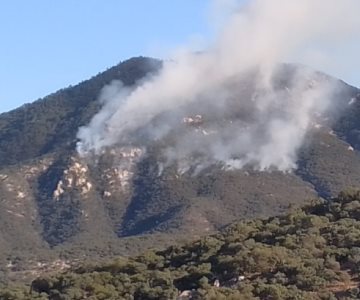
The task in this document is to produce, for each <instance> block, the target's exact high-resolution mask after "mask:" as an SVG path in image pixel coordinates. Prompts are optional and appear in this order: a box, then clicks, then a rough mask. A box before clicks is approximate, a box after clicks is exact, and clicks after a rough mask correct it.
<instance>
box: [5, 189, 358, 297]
mask: <svg viewBox="0 0 360 300" xmlns="http://www.w3.org/2000/svg"><path fill="white" fill-rule="evenodd" d="M359 235H360V193H359V192H347V193H341V194H340V195H339V196H338V197H336V198H333V199H331V201H325V200H317V201H313V202H312V203H308V204H307V205H305V206H304V207H302V208H298V209H296V210H294V211H292V212H291V213H288V214H286V215H283V216H278V217H271V218H266V219H254V220H251V221H243V222H240V223H235V224H232V225H231V226H229V227H227V228H226V229H224V230H223V231H222V232H221V233H218V234H216V235H211V236H207V237H204V238H202V239H200V240H197V241H193V242H189V243H186V244H182V245H173V246H171V247H168V248H166V249H163V250H157V251H155V250H152V251H147V252H144V253H143V254H142V255H139V256H132V257H127V258H124V257H122V258H118V259H116V260H113V261H109V262H106V263H92V264H88V265H82V266H80V267H77V268H74V269H72V270H70V271H66V272H62V273H58V274H56V275H53V276H47V277H45V276H43V277H40V278H37V279H35V280H34V281H33V282H32V284H31V287H8V288H6V289H3V290H2V291H0V298H1V297H2V298H1V299H53V300H55V299H85V298H89V299H90V298H91V299H144V300H150V299H154V300H155V299H164V300H165V299H179V300H181V299H182V300H186V299H209V300H210V299H234V300H235V299H238V300H242V299H244V300H251V299H258V300H267V299H278V300H282V299H283V300H286V299H304V300H306V299H309V300H310V299H311V300H321V299H343V300H345V299H359V297H360V289H359V287H360V247H359V246H360V243H359Z"/></svg>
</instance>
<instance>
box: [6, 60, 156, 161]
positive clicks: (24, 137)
mask: <svg viewBox="0 0 360 300" xmlns="http://www.w3.org/2000/svg"><path fill="white" fill-rule="evenodd" d="M160 66H161V62H160V61H158V60H154V59H149V58H143V57H139V58H133V59H130V60H127V61H126V62H124V63H121V64H119V65H117V66H115V67H112V68H110V69H108V70H107V71H105V72H103V73H100V74H98V75H97V76H95V77H94V78H91V79H90V80H87V81H84V82H82V83H80V84H78V85H76V86H74V87H69V88H66V89H62V90H59V91H58V92H56V93H54V94H51V95H49V96H47V97H45V98H44V99H41V100H38V101H36V102H34V103H33V104H26V105H23V106H22V107H20V108H18V109H16V110H13V111H11V112H8V113H4V114H1V115H0V166H2V165H7V164H14V163H19V162H22V161H24V160H27V159H31V158H35V157H38V156H40V155H43V154H46V153H49V152H50V151H52V150H54V149H58V150H59V149H61V150H70V149H73V146H74V142H75V138H76V133H77V130H78V128H79V126H83V125H85V124H87V123H88V122H89V121H90V119H91V117H92V116H93V115H94V114H95V112H97V110H98V109H99V104H98V103H97V102H96V101H95V100H96V99H97V97H98V95H99V93H100V91H101V89H102V88H103V87H104V86H105V85H106V84H109V83H110V82H111V81H113V80H116V79H117V80H121V81H122V82H124V84H125V85H133V84H134V83H135V82H136V81H138V80H140V79H141V78H143V77H144V76H146V75H147V74H148V73H150V72H155V71H156V70H158V69H159V68H160Z"/></svg>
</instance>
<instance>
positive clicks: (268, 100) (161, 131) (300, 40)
mask: <svg viewBox="0 0 360 300" xmlns="http://www.w3.org/2000/svg"><path fill="white" fill-rule="evenodd" d="M218 3H220V2H219V1H218ZM359 11H360V2H359V1H358V0H331V1H329V0H253V1H249V3H248V4H247V5H246V6H242V7H241V8H239V9H237V10H235V11H234V13H233V14H232V15H231V17H230V20H229V21H228V22H227V23H226V24H225V26H224V28H223V30H222V31H221V32H220V34H219V37H218V39H217V40H216V42H215V43H214V44H213V45H212V46H211V47H210V48H209V49H207V51H204V52H203V53H196V54H194V53H192V52H190V51H189V52H188V53H184V51H182V52H181V54H179V55H177V56H176V57H175V59H174V60H172V61H167V62H164V65H163V68H162V70H161V71H160V73H159V74H158V75H156V76H154V77H152V78H149V79H148V80H147V81H144V82H142V83H141V84H139V85H137V86H136V87H133V88H132V89H129V88H125V87H124V86H122V84H121V83H119V82H115V83H113V84H111V85H110V86H108V87H105V88H104V90H103V92H102V95H101V97H100V101H101V103H102V105H103V106H102V109H101V110H100V112H99V113H98V114H97V115H95V116H94V118H93V119H92V121H91V122H90V124H89V125H88V126H86V127H82V128H80V130H79V133H78V138H79V139H80V141H79V143H78V151H79V153H80V154H81V155H86V154H87V153H95V154H100V153H101V152H102V151H103V150H104V149H106V148H107V147H111V146H127V145H134V146H137V147H142V148H147V147H151V146H152V145H153V144H155V143H154V142H159V141H163V147H162V150H161V151H162V156H163V159H164V163H165V164H170V163H177V164H178V167H179V169H181V170H182V171H184V172H185V171H187V170H188V169H189V168H191V167H194V166H198V167H199V168H204V167H206V166H208V165H211V164H215V163H220V164H222V165H223V166H225V167H231V168H241V167H243V166H245V165H251V166H253V167H254V168H256V169H260V170H267V169H273V168H274V169H278V170H282V171H287V170H291V169H293V168H295V167H296V154H297V151H298V149H299V148H300V147H301V145H302V143H303V140H304V137H305V135H306V133H307V132H308V130H309V127H310V126H311V124H312V122H314V118H316V117H319V116H321V114H322V113H324V112H326V111H327V110H328V109H329V107H330V106H331V101H332V94H333V93H334V91H335V90H336V89H337V88H338V86H337V85H336V84H335V81H333V80H330V79H329V78H327V77H326V76H323V75H321V74H320V73H316V72H314V71H312V70H310V69H309V68H306V67H300V66H298V67H296V68H295V67H294V66H292V65H284V64H281V63H282V62H284V61H292V60H294V59H298V58H300V60H298V61H297V62H303V61H302V60H301V58H302V57H305V56H306V57H308V56H309V49H310V48H312V47H314V49H315V48H316V52H317V53H321V54H322V55H324V56H329V53H327V51H326V50H327V49H328V48H327V47H329V45H330V46H331V45H333V46H334V47H335V46H337V47H339V45H348V44H347V43H348V42H349V41H351V40H352V39H353V38H354V36H359V33H360V18H358V16H357V14H358V12H359ZM344 47H346V46H344ZM164 141H166V142H164Z"/></svg>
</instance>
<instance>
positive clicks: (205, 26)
mask: <svg viewBox="0 0 360 300" xmlns="http://www.w3.org/2000/svg"><path fill="white" fill-rule="evenodd" d="M217 1H219V2H222V1H223V2H229V3H230V2H238V3H240V4H242V3H244V2H246V0H217ZM247 1H251V0H247ZM212 2H213V1H212V0H106V1H104V0H102V1H101V0H76V1H74V0H61V1H60V0H57V1H49V0H32V1H27V0H4V1H1V3H0V41H1V47H0V66H1V67H0V82H1V89H0V112H4V111H8V110H11V109H13V108H16V107H18V106H20V105H22V104H24V103H29V102H32V101H34V100H37V99H39V98H41V97H44V96H46V95H48V94H50V93H52V92H55V91H57V90H58V89H61V88H64V87H67V86H69V85H75V84H77V83H78V82H80V81H83V80H85V79H88V78H89V77H91V76H93V75H96V74H97V73H99V72H101V71H104V70H106V69H107V68H110V67H112V66H113V65H115V64H117V63H119V62H120V61H123V60H125V59H127V58H130V57H133V56H139V55H143V56H152V57H157V58H167V55H169V54H170V53H171V52H172V51H173V50H174V49H177V48H178V47H182V46H183V45H186V46H187V47H190V48H191V49H192V50H202V49H205V48H206V45H208V44H209V43H211V40H212V39H214V36H215V33H216V29H217V28H218V27H217V25H218V24H216V22H217V21H219V20H217V19H216V18H214V15H215V14H214V6H213V5H212ZM220 19H221V18H220ZM219 22H221V20H220V21H219ZM334 51H336V50H334ZM359 52H360V42H359V43H358V46H357V47H355V48H352V49H351V50H349V52H348V53H346V54H344V53H339V54H338V56H346V57H347V58H348V60H350V61H353V62H354V63H353V64H355V65H358V66H359V68H355V67H353V68H351V70H349V69H347V68H345V67H344V68H342V66H341V65H340V66H339V65H336V66H335V65H334V67H333V68H329V69H328V70H324V71H328V72H330V74H332V75H335V76H337V77H339V78H341V79H344V80H345V81H347V82H349V83H350V84H353V85H355V86H360V72H357V71H356V72H355V71H354V70H356V69H358V70H359V69H360V60H359V59H357V57H358V53H359ZM351 64H352V63H350V64H347V65H351Z"/></svg>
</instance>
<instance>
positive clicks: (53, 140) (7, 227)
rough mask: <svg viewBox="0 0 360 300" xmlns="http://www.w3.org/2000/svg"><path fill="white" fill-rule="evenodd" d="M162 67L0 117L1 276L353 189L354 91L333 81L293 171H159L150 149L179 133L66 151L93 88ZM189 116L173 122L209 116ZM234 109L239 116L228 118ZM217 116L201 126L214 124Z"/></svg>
mask: <svg viewBox="0 0 360 300" xmlns="http://www.w3.org/2000/svg"><path fill="white" fill-rule="evenodd" d="M159 68H161V62H160V61H157V60H153V59H148V58H133V59H130V60H128V61H126V62H123V63H121V64H119V65H118V66H116V67H113V68H111V69H109V70H107V71H105V72H104V73H101V74H99V75H97V76H95V77H93V78H92V79H90V80H88V81H85V82H83V83H80V84H79V85H77V86H75V87H70V88H67V89H64V90H61V91H59V92H57V93H55V94H52V95H50V96H48V97H46V98H44V99H42V100H38V101H36V102H34V103H33V104H28V105H25V106H23V107H21V108H19V109H17V110H14V111H12V112H9V113H5V114H2V115H0V207H1V209H0V242H1V243H0V245H1V247H0V261H2V266H3V267H2V269H3V270H4V271H6V272H8V268H7V267H6V265H7V264H9V261H11V265H12V264H13V263H15V262H16V267H17V268H18V269H19V270H21V268H27V267H29V266H31V265H32V264H35V265H36V264H37V263H38V262H39V261H50V260H53V259H55V258H57V257H62V258H64V259H68V258H74V257H77V256H79V255H80V256H82V257H90V258H92V257H103V256H107V255H115V254H126V253H134V252H136V251H138V250H139V249H142V248H143V247H149V246H154V243H153V240H152V237H151V235H154V236H156V238H157V241H159V243H158V245H157V246H161V245H162V244H164V243H165V244H166V243H169V242H171V241H173V240H176V239H191V238H194V237H198V236H199V235H203V234H205V233H210V232H213V231H215V230H218V229H220V228H222V227H223V226H225V225H227V224H229V223H231V222H234V221H236V220H241V219H249V218H253V217H265V216H271V215H275V214H279V213H284V212H285V211H286V210H287V209H288V207H289V206H291V205H295V206H298V205H301V204H302V203H304V201H305V200H307V199H311V198H314V197H317V196H321V197H324V198H330V197H332V196H334V195H336V194H337V193H338V192H339V191H341V190H343V189H345V188H348V187H356V186H358V184H359V182H360V157H359V154H358V150H360V148H359V145H360V143H359V142H358V134H357V133H358V131H359V130H360V123H359V122H358V120H357V118H356V116H357V115H358V113H359V112H360V101H359V100H360V96H359V95H360V91H359V90H358V89H356V88H354V87H351V86H348V85H346V84H345V83H342V82H340V81H338V80H336V79H326V80H334V81H336V83H337V84H338V85H340V86H341V87H342V88H341V89H339V91H338V92H337V94H336V99H337V100H336V106H335V109H334V111H333V112H331V114H329V120H326V121H324V122H323V124H313V128H312V130H311V131H310V132H309V135H308V137H307V142H306V144H305V145H304V146H303V147H302V149H301V151H300V155H299V161H298V166H299V168H298V169H297V170H296V171H295V172H293V173H283V172H278V171H272V172H260V171H255V170H253V169H252V168H250V167H245V168H243V169H241V170H224V169H223V168H222V167H221V166H218V165H213V166H210V167H208V168H206V169H204V170H202V171H201V172H198V173H196V172H193V173H192V172H183V173H182V172H179V171H178V169H177V168H176V167H175V166H172V165H169V166H167V167H165V168H164V169H161V164H159V162H160V161H161V152H160V151H159V149H161V147H163V145H164V144H166V143H171V142H172V140H174V139H175V140H176V132H175V133H173V134H172V135H171V136H169V137H167V138H166V139H164V140H162V141H158V142H155V143H153V144H152V145H151V147H149V148H148V149H147V151H146V152H145V151H144V149H143V148H141V147H138V146H135V145H133V146H127V147H113V148H111V149H107V150H106V151H104V152H103V153H102V154H101V155H98V156H89V157H86V158H83V157H80V156H79V155H78V154H77V152H76V150H75V144H76V133H77V131H78V128H79V126H82V125H85V124H87V123H88V122H89V121H90V119H91V118H92V116H93V115H94V114H95V113H96V112H97V111H98V110H99V108H100V105H99V103H98V102H97V101H95V100H96V99H97V97H98V95H99V93H100V90H101V88H102V87H103V86H104V85H105V84H108V83H110V82H111V81H112V80H121V81H123V82H124V83H125V85H133V84H134V83H135V82H137V81H139V80H141V79H142V78H144V76H151V74H153V73H154V72H155V73H156V72H157V71H158V70H159ZM291 68H294V67H290V68H289V67H285V68H284V70H285V71H283V73H281V74H282V75H281V74H280V75H281V76H282V77H281V76H280V79H281V80H279V87H278V88H279V89H285V88H286V85H287V82H288V81H289V76H290V75H289V72H290V73H291ZM289 70H290V71H289ZM320 78H329V77H327V76H323V75H322V76H320ZM247 80H249V81H250V82H251V78H250V79H247ZM320 80H322V79H320ZM246 82H247V81H246ZM241 88H243V90H245V91H246V92H247V93H249V95H251V93H252V92H253V91H252V90H251V85H247V84H244V87H241ZM197 113H198V112H197V111H194V115H192V116H183V117H184V120H185V121H183V122H184V124H182V127H181V128H180V130H183V131H194V132H195V133H196V134H205V133H204V131H201V129H202V127H201V126H205V125H206V124H205V125H204V124H200V125H201V126H199V125H198V124H196V122H199V120H200V119H201V116H200V117H196V114H197ZM237 117H238V116H237V114H236V113H234V114H233V115H230V116H229V118H237ZM191 120H192V121H191ZM194 120H195V121H194ZM196 120H198V121H196ZM226 121H228V120H226V119H225V120H222V119H220V120H216V119H214V120H213V121H212V122H209V121H208V123H210V125H211V126H213V127H216V126H221V125H222V122H226ZM180 122H181V120H180ZM189 122H193V123H189ZM194 122H195V124H194ZM204 122H206V120H205V121H204ZM195 136H196V135H195ZM29 253H31V255H30V254H29ZM11 268H13V267H11Z"/></svg>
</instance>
